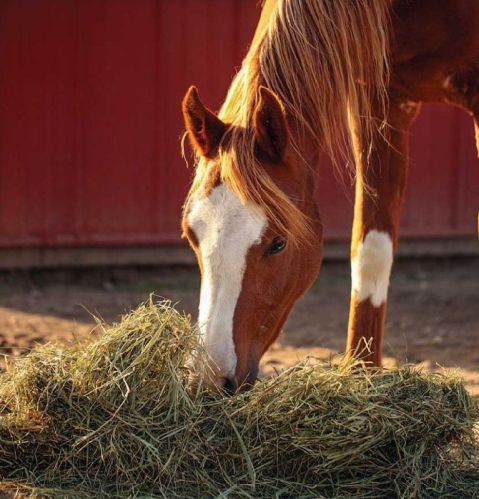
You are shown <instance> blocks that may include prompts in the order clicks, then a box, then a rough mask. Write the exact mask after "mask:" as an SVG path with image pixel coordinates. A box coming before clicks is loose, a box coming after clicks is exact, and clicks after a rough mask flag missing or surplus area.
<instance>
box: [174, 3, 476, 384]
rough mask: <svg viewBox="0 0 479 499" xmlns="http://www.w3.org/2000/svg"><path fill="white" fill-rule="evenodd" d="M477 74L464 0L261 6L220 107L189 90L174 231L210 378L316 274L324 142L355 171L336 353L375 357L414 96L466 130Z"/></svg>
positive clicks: (225, 379)
mask: <svg viewBox="0 0 479 499" xmlns="http://www.w3.org/2000/svg"><path fill="white" fill-rule="evenodd" d="M478 76H479V2H478V1H477V0H267V1H266V2H265V4H264V6H263V11H262V16H261V19H260V22H259V24H258V27H257V30H256V34H255V36H254V39H253V41H252V44H251V47H250V49H249V51H248V53H247V55H246V58H245V60H244V62H243V65H242V67H241V70H240V71H239V72H238V74H237V75H236V77H235V79H234V81H233V83H232V85H231V87H230V89H229V92H228V96H227V98H226V101H225V103H224V104H223V106H222V109H221V110H220V112H219V114H218V115H216V114H215V113H213V112H212V111H210V110H209V109H208V108H207V107H205V106H204V105H203V104H202V103H201V101H200V99H199V96H198V92H197V90H196V89H195V88H194V87H191V88H190V89H189V91H188V92H187V94H186V96H185V98H184V101H183V114H184V119H185V123H186V130H187V135H188V137H189V139H190V141H191V143H192V145H193V148H194V150H195V151H196V155H197V167H196V171H195V177H194V181H193V185H192V187H191V189H190V192H189V195H188V197H187V200H186V202H185V207H184V216H183V221H182V227H183V233H184V235H185V237H187V238H188V241H189V243H190V244H191V246H192V248H193V250H194V251H195V252H196V255H197V258H198V262H199V266H200V269H201V273H202V283H201V296H200V307H199V321H198V323H199V328H200V331H201V334H202V335H203V337H204V341H205V345H206V348H207V350H208V352H209V354H210V357H211V360H212V369H213V375H212V376H211V378H212V379H211V380H210V381H211V382H212V383H214V384H217V385H221V386H224V387H225V389H226V390H229V391H232V390H236V389H237V388H238V387H239V386H247V385H248V384H251V383H253V382H254V380H255V379H256V376H257V372H258V364H259V360H260V358H261V356H262V355H263V353H264V352H265V351H266V350H267V349H268V347H269V346H270V345H271V343H272V342H273V341H274V340H275V338H276V337H277V335H278V333H279V331H280V329H281V327H282V326H283V324H284V322H285V320H286V318H287V317H288V314H289V312H290V310H291V308H292V306H293V304H294V303H295V301H296V300H297V299H298V298H299V297H300V296H301V295H303V294H304V293H305V291H306V290H307V289H308V288H309V287H310V285H311V283H312V282H313V281H314V279H315V278H316V276H317V274H318V271H319V268H320V264H321V256H322V228H321V219H320V215H319V213H318V208H317V206H316V204H315V196H314V193H315V185H316V181H317V180H318V178H317V177H318V175H317V173H316V171H317V162H318V156H319V154H320V152H321V151H326V152H327V153H329V154H331V156H332V157H333V158H336V164H339V163H344V160H345V159H347V158H348V156H350V158H351V160H350V161H349V164H352V165H353V166H354V167H353V168H352V171H353V172H354V175H355V185H356V194H355V209H354V223H353V233H352V246H351V263H352V264H351V268H352V292H351V307H350V318H349V331H348V341H347V351H348V352H349V354H350V355H354V356H360V357H361V358H363V359H364V360H365V361H366V362H369V363H371V364H372V365H378V366H379V365H380V364H381V350H382V340H383V331H384V320H385V313H386V300H387V292H388V285H389V276H390V272H391V266H392V263H393V255H394V251H395V249H396V246H397V241H398V225H399V215H400V210H401V205H402V203H403V198H404V192H405V187H406V181H407V174H408V147H409V137H408V135H409V128H410V126H411V123H412V122H413V120H414V118H415V117H416V115H417V113H418V111H419V108H420V105H421V102H447V103H450V104H453V105H457V106H461V107H462V108H464V109H465V110H466V111H468V112H469V113H471V114H472V116H473V117H474V119H475V124H476V136H477V137H478V139H479V135H478V134H477V130H479V128H478V120H479V78H478ZM338 151H339V155H338ZM348 151H351V153H350V154H349V153H348ZM365 347H367V348H365Z"/></svg>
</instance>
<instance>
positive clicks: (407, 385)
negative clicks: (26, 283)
mask: <svg viewBox="0 0 479 499" xmlns="http://www.w3.org/2000/svg"><path fill="white" fill-rule="evenodd" d="M196 338H197V335H196V334H195V331H194V329H193V328H192V327H191V325H190V322H189V320H188V318H186V317H185V316H183V315H181V314H179V313H178V312H176V311H175V310H174V309H173V308H172V307H171V306H170V304H169V303H167V302H161V303H159V304H153V303H152V302H149V303H146V304H144V305H142V306H140V307H139V308H138V309H137V310H136V311H134V312H132V313H130V314H129V315H126V316H125V317H123V319H122V321H121V322H120V323H119V324H115V325H113V326H111V327H105V328H104V332H103V334H102V335H101V336H100V337H98V338H94V339H90V340H89V342H88V343H84V344H78V345H76V346H74V347H69V348H64V347H63V348H61V347H57V346H46V347H41V348H38V349H36V350H33V351H32V352H31V353H30V354H29V355H28V356H26V357H24V358H22V359H21V360H19V361H18V362H17V363H16V364H15V366H14V367H13V368H12V369H11V370H10V371H9V372H8V373H7V374H5V375H3V377H1V378H0V479H1V480H3V482H4V486H8V483H10V484H11V483H17V484H22V486H23V487H24V490H29V491H33V493H34V494H44V495H47V496H53V497H68V496H70V497H109V496H110V497H165V498H174V497H217V496H220V497H294V498H296V497H385V498H392V497H425V498H426V497H427V498H432V497H454V498H461V497H475V496H477V495H478V490H479V469H478V461H477V453H476V451H477V446H476V445H477V442H474V429H473V427H474V424H475V422H477V420H478V412H477V407H476V406H475V405H474V402H473V401H471V399H470V398H469V396H468V394H467V392H466V391H465V389H464V387H463V385H462V384H461V382H460V381H459V380H457V379H455V378H454V377H451V376H450V375H443V374H427V375H426V374H420V373H417V372H414V371H412V370H411V369H408V368H402V369H398V370H393V371H385V372H383V373H381V374H377V375H374V376H371V375H369V374H368V373H367V372H366V371H364V370H362V369H361V368H358V366H353V368H352V366H344V365H343V366H339V367H330V366H322V365H307V364H303V365H300V366H298V367H296V368H293V369H291V370H288V371H286V372H284V373H282V374H280V375H279V376H277V377H275V378H272V379H268V380H265V381H262V382H259V383H258V384H257V385H256V386H255V387H254V388H253V389H252V390H251V391H250V392H248V393H245V394H242V395H239V396H235V397H231V398H224V397H221V396H218V395H216V396H212V395H208V394H207V393H206V392H205V391H204V390H203V389H202V388H201V383H200V386H199V387H197V388H196V389H191V387H190V386H189V382H188V380H189V372H188V369H187V368H186V367H185V365H186V364H187V361H188V358H189V357H190V355H191V354H192V352H196V353H195V354H196V355H203V354H202V353H201V352H199V351H198V345H197V340H196Z"/></svg>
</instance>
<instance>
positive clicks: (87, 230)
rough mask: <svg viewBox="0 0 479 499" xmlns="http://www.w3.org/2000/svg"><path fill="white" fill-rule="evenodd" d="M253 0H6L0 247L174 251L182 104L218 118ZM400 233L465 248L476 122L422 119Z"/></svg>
mask: <svg viewBox="0 0 479 499" xmlns="http://www.w3.org/2000/svg"><path fill="white" fill-rule="evenodd" d="M257 4H258V2H257V1H256V0H103V1H100V0H92V1H88V2H85V1H80V0H77V1H75V0H2V2H1V3H0V68H1V74H0V246H1V247H5V248H9V247H10V248H11V247H27V246H31V247H34V246H35V247H43V248H44V247H62V246H63V247H64V246H94V245H120V246H128V245H158V244H169V243H177V242H178V241H179V218H180V210H181V204H182V201H183V199H184V195H185V192H186V190H187V186H188V183H189V181H190V178H191V175H192V170H191V169H187V168H186V166H185V163H184V161H183V160H182V159H181V158H180V135H181V131H182V122H181V115H180V107H179V106H180V102H181V98H182V96H183V94H184V92H185V90H186V89H187V87H188V86H189V85H190V84H191V83H194V84H196V85H197V86H198V87H199V89H200V93H201V96H202V98H203V100H204V101H205V102H206V103H208V105H209V106H210V107H212V108H218V107H219V105H220V103H221V100H222V98H223V97H224V95H225V91H226V89H227V87H228V84H229V82H230V81H231V78H232V76H233V74H234V72H235V68H237V66H238V64H239V63H240V61H241V59H242V56H243V55H244V53H245V50H246V47H247V44H248V41H249V40H250V38H251V35H252V32H253V29H254V26H255V24H256V21H257V17H258V7H257ZM412 151H413V154H412V156H413V160H412V168H411V177H410V182H409V192H408V199H407V203H406V206H405V209H404V216H403V222H402V225H403V232H402V233H403V234H404V235H406V236H411V237H424V236H427V237H437V236H447V237H458V236H466V237H473V236H474V235H475V234H476V223H477V218H476V217H477V210H478V200H479V167H478V166H479V165H478V164H477V160H476V159H475V158H476V156H475V150H474V140H473V131H472V123H471V120H470V118H469V117H468V116H466V115H465V114H463V113H462V112H461V111H458V110H454V109H449V108H446V107H441V106H431V107H429V108H427V109H426V110H425V111H424V112H423V113H422V115H421V117H420V118H419V120H418V122H417V124H416V125H415V127H414V131H413V146H412ZM345 184H347V182H346V183H344V182H343V183H341V182H340V183H338V182H337V181H336V180H335V178H334V175H333V173H332V172H331V171H330V169H329V168H327V167H324V168H323V171H322V174H321V177H320V185H319V190H318V200H319V202H320V205H321V208H322V213H323V217H324V222H325V226H326V235H327V237H329V238H330V239H332V238H336V239H346V238H348V236H349V227H350V223H351V214H352V201H351V194H350V193H348V189H347V188H346V187H345Z"/></svg>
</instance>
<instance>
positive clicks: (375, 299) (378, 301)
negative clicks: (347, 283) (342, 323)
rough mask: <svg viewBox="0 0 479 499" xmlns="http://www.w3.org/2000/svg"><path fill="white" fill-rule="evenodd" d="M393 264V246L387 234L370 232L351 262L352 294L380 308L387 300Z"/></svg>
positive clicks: (375, 231)
mask: <svg viewBox="0 0 479 499" xmlns="http://www.w3.org/2000/svg"><path fill="white" fill-rule="evenodd" d="M392 263H393V244H392V241H391V237H390V235H389V234H388V233H387V232H380V231H377V230H371V231H370V232H368V233H367V234H366V237H365V238H364V241H363V242H362V243H361V244H359V246H358V247H357V251H356V255H355V257H354V258H353V259H352V261H351V280H352V292H353V294H355V295H356V297H357V298H358V300H359V301H360V302H361V301H364V300H366V299H368V298H369V299H370V300H371V303H372V304H373V305H374V306H375V307H380V306H381V305H382V304H383V303H384V302H385V301H386V298H387V295H388V287H389V276H390V274H391V266H392Z"/></svg>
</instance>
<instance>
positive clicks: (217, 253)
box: [188, 184, 267, 378]
mask: <svg viewBox="0 0 479 499" xmlns="http://www.w3.org/2000/svg"><path fill="white" fill-rule="evenodd" d="M188 224H189V226H190V228H191V229H192V230H193V232H194V233H195V235H196V237H197V239H198V242H199V246H200V252H201V260H202V266H203V275H202V281H201V293H200V307H199V317H198V325H199V328H200V332H201V334H202V336H203V337H204V341H205V346H206V350H207V352H208V353H209V355H210V357H211V359H212V361H213V364H214V365H213V369H214V371H215V375H216V376H217V377H218V378H225V377H232V376H234V373H235V369H236V362H237V358H236V352H235V347H234V341H233V316H234V312H235V308H236V304H237V302H238V297H239V295H240V292H241V287H242V282H243V275H244V271H245V266H246V256H247V254H248V251H249V249H250V248H251V246H253V245H254V244H258V243H259V242H260V241H261V237H262V235H263V232H264V230H265V228H266V225H267V219H266V216H265V214H264V212H263V210H262V209H261V208H260V207H258V206H255V205H252V204H246V205H245V204H243V203H242V202H241V201H240V199H239V198H238V196H237V195H236V194H234V193H233V192H232V191H231V189H229V188H228V187H226V186H225V185H224V184H221V185H219V186H218V187H215V188H214V189H213V190H212V191H211V192H210V193H209V195H208V196H207V197H198V198H196V199H195V200H193V202H192V205H191V209H190V212H189V214H188Z"/></svg>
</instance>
